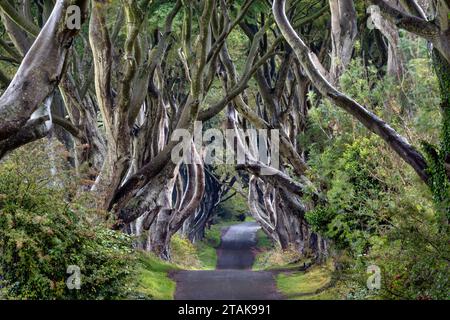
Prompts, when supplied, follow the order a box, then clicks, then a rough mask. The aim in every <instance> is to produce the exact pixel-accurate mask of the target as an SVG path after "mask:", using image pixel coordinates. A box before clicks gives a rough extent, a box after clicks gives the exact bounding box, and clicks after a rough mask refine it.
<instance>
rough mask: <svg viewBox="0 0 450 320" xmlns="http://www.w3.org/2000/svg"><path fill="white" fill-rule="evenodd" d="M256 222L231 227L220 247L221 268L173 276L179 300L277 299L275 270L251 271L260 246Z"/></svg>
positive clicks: (178, 273)
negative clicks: (258, 244) (257, 246)
mask: <svg viewBox="0 0 450 320" xmlns="http://www.w3.org/2000/svg"><path fill="white" fill-rule="evenodd" d="M258 229H259V226H258V224H257V223H255V222H245V223H241V224H238V225H233V226H231V227H229V228H228V229H227V230H226V231H225V232H224V234H223V235H222V241H221V244H220V247H219V248H218V249H217V256H218V259H217V269H216V270H211V271H178V272H175V273H173V274H172V275H171V276H172V278H173V279H174V280H175V281H176V282H177V289H176V292H175V299H176V300H276V299H281V298H282V297H281V295H280V294H279V293H278V292H277V290H276V284H275V278H274V274H273V273H272V272H268V271H251V267H252V265H253V262H254V259H255V257H254V254H253V250H252V249H253V248H254V247H255V246H256V243H257V238H256V232H257V231H258Z"/></svg>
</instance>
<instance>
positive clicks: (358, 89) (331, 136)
mask: <svg viewBox="0 0 450 320" xmlns="http://www.w3.org/2000/svg"><path fill="white" fill-rule="evenodd" d="M421 45H422V46H423V45H424V44H421ZM402 48H403V50H405V55H406V56H408V57H409V58H410V59H409V60H408V69H407V70H408V72H407V73H406V75H405V78H404V79H403V82H402V83H400V84H399V83H395V82H394V81H393V80H392V79H389V78H385V79H380V78H379V76H378V75H377V71H376V70H375V69H374V68H371V67H370V66H364V65H363V63H362V62H361V61H358V60H354V61H353V62H352V63H351V65H350V67H349V69H348V70H347V71H346V73H345V74H344V76H343V77H342V78H341V88H342V90H343V91H345V92H346V93H347V94H349V95H350V96H352V97H354V98H356V99H357V100H358V101H361V102H363V103H364V104H365V106H366V107H367V108H369V109H370V110H371V111H373V112H374V113H376V114H378V115H380V116H381V117H382V118H383V119H385V120H386V121H387V122H388V123H390V124H392V126H393V127H394V128H395V129H396V130H398V131H399V132H400V133H401V134H403V135H405V136H407V137H408V138H409V140H410V141H416V142H417V141H429V143H428V144H424V146H423V147H424V149H426V151H427V152H426V153H427V155H428V162H429V164H433V161H434V162H435V163H436V165H434V166H433V165H430V170H434V171H433V172H430V173H431V175H432V176H433V177H434V179H435V180H434V181H436V182H435V184H434V185H433V188H432V190H431V191H432V192H430V189H429V188H428V186H426V185H425V184H423V183H422V182H421V181H420V179H419V178H418V177H417V175H416V174H415V173H414V171H413V170H412V169H411V168H410V167H409V166H407V165H405V164H404V162H403V161H402V160H401V159H399V157H398V156H397V155H395V154H394V153H393V152H392V151H391V150H390V149H389V148H388V147H387V146H386V145H385V143H384V142H383V141H382V140H381V139H379V138H374V137H373V136H372V135H370V134H369V133H368V131H367V130H366V129H365V128H364V127H362V126H361V125H360V124H359V123H357V122H356V121H354V120H353V119H352V118H351V117H350V116H348V115H347V114H345V113H344V112H342V111H340V110H338V109H336V107H334V106H332V105H331V104H329V103H328V102H322V101H316V97H315V95H314V94H310V96H309V99H310V101H311V103H312V105H314V108H312V110H311V111H310V114H309V119H308V130H307V132H306V133H305V134H304V135H302V136H301V137H299V139H300V140H301V142H302V145H305V146H307V154H308V163H309V165H310V167H311V170H310V172H309V175H310V178H311V179H312V180H313V181H314V182H315V184H316V185H318V186H320V189H321V190H322V191H323V193H324V198H325V199H326V201H325V202H322V203H320V204H319V205H317V206H316V207H315V208H314V210H312V211H310V212H308V213H307V215H306V219H307V220H308V222H309V223H310V224H311V226H312V227H313V228H314V229H315V230H316V231H318V232H319V233H320V234H322V235H323V236H325V237H327V238H328V239H331V240H332V242H333V244H334V251H335V254H336V263H337V265H340V269H339V270H341V271H338V272H337V273H338V274H339V277H340V280H339V281H341V285H342V283H344V287H346V288H347V292H346V293H345V297H346V298H348V299H362V298H365V299H367V298H369V299H372V298H380V297H381V298H390V299H399V298H400V299H448V298H449V296H448V292H450V284H449V277H448V274H449V269H448V260H449V257H450V250H449V247H448V243H449V240H450V239H449V234H450V233H449V230H448V224H447V223H446V222H445V221H443V219H442V214H441V211H440V210H439V207H437V206H436V205H435V204H436V202H439V201H440V202H441V203H442V201H448V199H449V197H448V193H447V192H448V191H447V190H448V189H446V188H447V185H446V184H447V183H448V180H447V179H446V177H445V170H442V168H443V166H442V163H443V157H442V152H441V151H440V149H441V147H436V145H439V144H440V142H439V141H440V137H441V136H442V135H441V134H440V131H441V128H440V127H441V121H442V119H443V118H444V120H445V116H446V115H445V113H444V114H443V116H444V117H442V116H441V114H440V112H439V104H440V103H441V99H439V97H440V94H439V83H438V81H437V78H436V76H435V75H434V73H433V69H432V65H431V64H430V63H429V59H428V58H427V57H426V56H425V55H426V50H423V47H421V48H420V49H419V48H415V47H414V46H413V41H410V40H409V39H403V40H402ZM444 123H445V121H444ZM439 162H440V163H441V165H440V166H439ZM439 177H440V179H437V178H439ZM437 194H439V197H440V198H439V199H436V195H437ZM436 200H438V201H436ZM341 256H345V257H347V258H346V259H345V260H342V261H341V258H340V257H341ZM371 264H375V265H377V266H379V267H380V268H381V271H382V273H381V276H382V287H381V290H379V291H370V290H368V289H367V287H366V281H367V276H368V275H367V274H366V269H367V266H368V265H371ZM343 294H344V293H343Z"/></svg>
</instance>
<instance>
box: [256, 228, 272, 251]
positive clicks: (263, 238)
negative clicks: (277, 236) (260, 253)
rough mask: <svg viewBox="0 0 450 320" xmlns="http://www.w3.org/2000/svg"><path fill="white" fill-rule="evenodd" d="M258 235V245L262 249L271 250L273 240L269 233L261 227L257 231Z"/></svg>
mask: <svg viewBox="0 0 450 320" xmlns="http://www.w3.org/2000/svg"><path fill="white" fill-rule="evenodd" d="M256 237H257V239H258V243H257V247H258V249H260V250H269V249H272V248H273V243H272V240H270V239H269V237H268V236H267V234H266V233H265V232H264V231H263V230H262V229H259V230H258V232H257V233H256Z"/></svg>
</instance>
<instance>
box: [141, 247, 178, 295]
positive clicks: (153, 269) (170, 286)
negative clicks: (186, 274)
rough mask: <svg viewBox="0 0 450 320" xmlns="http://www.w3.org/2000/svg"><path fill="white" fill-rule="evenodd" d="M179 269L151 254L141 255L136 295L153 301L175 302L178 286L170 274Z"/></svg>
mask: <svg viewBox="0 0 450 320" xmlns="http://www.w3.org/2000/svg"><path fill="white" fill-rule="evenodd" d="M179 269H180V268H179V267H178V266H176V265H174V264H171V263H168V262H165V261H162V260H161V259H159V258H157V257H156V256H154V255H153V254H151V253H144V252H142V253H140V257H139V269H138V271H137V279H136V282H137V283H136V289H135V291H136V294H137V295H139V296H144V297H145V298H149V299H152V300H173V296H174V293H175V285H176V284H175V281H173V280H172V279H170V278H169V275H168V273H169V272H170V271H174V270H179Z"/></svg>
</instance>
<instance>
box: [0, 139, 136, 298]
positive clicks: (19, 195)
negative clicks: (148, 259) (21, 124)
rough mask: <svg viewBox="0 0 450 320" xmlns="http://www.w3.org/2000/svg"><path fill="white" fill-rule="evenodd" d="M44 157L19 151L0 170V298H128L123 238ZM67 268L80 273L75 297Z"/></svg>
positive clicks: (35, 150)
mask: <svg viewBox="0 0 450 320" xmlns="http://www.w3.org/2000/svg"><path fill="white" fill-rule="evenodd" d="M45 149H46V148H45V147H44V146H43V145H42V144H37V145H34V146H33V147H27V148H23V149H20V150H18V151H16V152H15V153H14V154H12V155H10V156H9V157H8V159H7V160H6V161H3V162H2V163H1V166H0V276H1V278H0V279H1V280H0V296H1V297H2V298H6V299H113V298H118V297H120V296H122V295H124V294H126V291H127V288H126V286H125V283H126V279H127V277H128V276H129V275H130V274H131V270H132V268H133V256H132V251H131V249H130V248H131V243H130V239H129V237H128V236H126V235H125V234H123V233H120V232H115V231H112V230H110V229H108V226H107V225H106V223H105V222H104V221H105V216H102V215H101V213H100V212H97V211H96V210H94V209H92V208H91V207H92V201H93V200H94V199H91V198H89V197H88V196H86V195H85V194H83V193H82V192H80V191H78V190H76V189H74V188H72V187H73V185H76V183H75V181H74V180H76V179H75V178H74V176H73V175H71V171H70V169H64V163H65V162H64V159H59V158H58V159H53V160H51V159H50V160H49V157H48V156H47V155H46V154H45V152H46V150H45ZM47 151H48V150H47ZM55 168H56V169H57V170H56V174H54V175H52V174H50V172H52V171H51V170H52V169H55ZM53 172H54V171H53ZM71 265H75V266H78V267H79V268H80V271H81V287H80V290H69V289H68V287H67V285H66V281H67V280H68V278H69V277H70V275H71V274H68V273H67V268H68V266H71Z"/></svg>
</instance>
